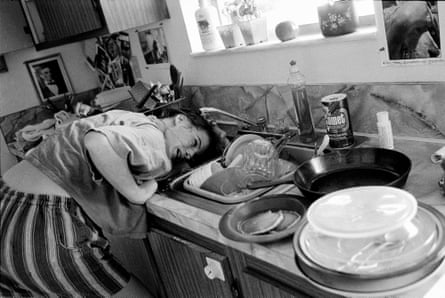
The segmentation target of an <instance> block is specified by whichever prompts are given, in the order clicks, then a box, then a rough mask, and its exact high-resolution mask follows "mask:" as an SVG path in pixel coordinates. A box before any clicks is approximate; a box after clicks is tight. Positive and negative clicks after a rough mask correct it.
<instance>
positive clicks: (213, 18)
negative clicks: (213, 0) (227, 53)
mask: <svg viewBox="0 0 445 298" xmlns="http://www.w3.org/2000/svg"><path fill="white" fill-rule="evenodd" d="M195 18H196V22H197V23H198V30H199V36H200V37H201V43H202V48H203V49H204V50H205V51H212V50H218V49H223V48H224V44H223V42H222V40H221V37H220V35H219V32H218V29H217V27H218V26H219V25H220V24H219V19H218V12H217V10H216V8H215V7H213V6H211V5H210V4H209V2H208V0H199V9H198V10H197V11H196V12H195Z"/></svg>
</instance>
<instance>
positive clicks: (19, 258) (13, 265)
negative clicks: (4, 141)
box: [0, 178, 130, 297]
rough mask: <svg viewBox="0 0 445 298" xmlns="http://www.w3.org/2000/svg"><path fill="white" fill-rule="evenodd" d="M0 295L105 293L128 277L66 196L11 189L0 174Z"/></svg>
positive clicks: (100, 236) (62, 295) (91, 224)
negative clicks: (29, 192)
mask: <svg viewBox="0 0 445 298" xmlns="http://www.w3.org/2000/svg"><path fill="white" fill-rule="evenodd" d="M0 237H1V239H0V240H1V242H0V269H1V270H0V296H1V297H12V296H14V297H17V296H19V297H35V296H49V295H52V296H54V295H57V296H59V297H109V296H110V295H112V294H114V293H116V292H118V291H119V290H121V289H122V288H123V287H124V286H125V285H126V284H127V282H128V281H129V279H130V275H129V274H128V272H127V271H126V270H125V269H124V268H123V267H122V266H121V265H120V264H119V263H118V262H117V261H116V260H115V259H114V258H113V256H112V255H111V254H110V251H109V243H108V241H107V240H106V239H105V238H104V237H103V236H102V235H101V233H100V232H99V231H98V230H97V229H96V227H95V226H94V224H93V223H92V222H91V220H90V219H88V218H87V217H86V215H85V214H84V212H83V211H82V210H81V209H80V207H79V206H78V205H77V203H76V202H75V201H74V200H73V199H72V198H64V197H59V196H49V195H35V194H26V193H23V192H17V191H15V190H13V189H11V188H10V187H8V186H7V185H6V184H5V183H4V182H3V180H2V179H1V178H0Z"/></svg>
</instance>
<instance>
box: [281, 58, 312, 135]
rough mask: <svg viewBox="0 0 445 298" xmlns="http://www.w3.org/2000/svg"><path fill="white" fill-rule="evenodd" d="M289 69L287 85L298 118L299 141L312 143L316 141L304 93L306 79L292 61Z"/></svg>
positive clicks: (309, 109)
mask: <svg viewBox="0 0 445 298" xmlns="http://www.w3.org/2000/svg"><path fill="white" fill-rule="evenodd" d="M289 64H290V68H289V78H288V80H287V84H288V85H289V87H290V89H291V92H292V100H293V102H294V106H295V113H296V116H297V118H298V128H299V130H300V140H301V141H302V142H303V143H313V142H314V141H315V140H316V136H315V130H314V122H313V120H312V113H311V106H310V105H309V100H308V97H307V92H306V79H305V77H304V75H303V74H302V73H301V72H300V70H299V69H298V67H297V65H296V62H295V61H294V60H292V61H291V62H290V63H289Z"/></svg>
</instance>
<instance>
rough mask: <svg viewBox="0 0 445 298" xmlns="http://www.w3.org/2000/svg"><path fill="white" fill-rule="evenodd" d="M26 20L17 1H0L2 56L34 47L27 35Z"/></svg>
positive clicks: (0, 48) (0, 44) (0, 47)
mask: <svg viewBox="0 0 445 298" xmlns="http://www.w3.org/2000/svg"><path fill="white" fill-rule="evenodd" d="M25 26H26V20H25V17H24V15H23V12H22V8H21V7H20V3H19V2H17V1H0V54H3V53H7V52H12V51H16V50H20V49H24V48H30V47H32V46H33V43H32V39H31V35H30V34H27V33H25Z"/></svg>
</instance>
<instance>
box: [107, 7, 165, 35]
mask: <svg viewBox="0 0 445 298" xmlns="http://www.w3.org/2000/svg"><path fill="white" fill-rule="evenodd" d="M100 4H101V7H102V11H103V13H104V16H105V20H106V22H107V27H108V31H109V32H110V33H112V32H117V31H122V30H126V29H131V28H135V27H139V26H143V25H147V24H150V23H155V22H158V21H161V20H163V19H166V18H168V17H169V13H168V9H167V3H166V1H165V0H100Z"/></svg>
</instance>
